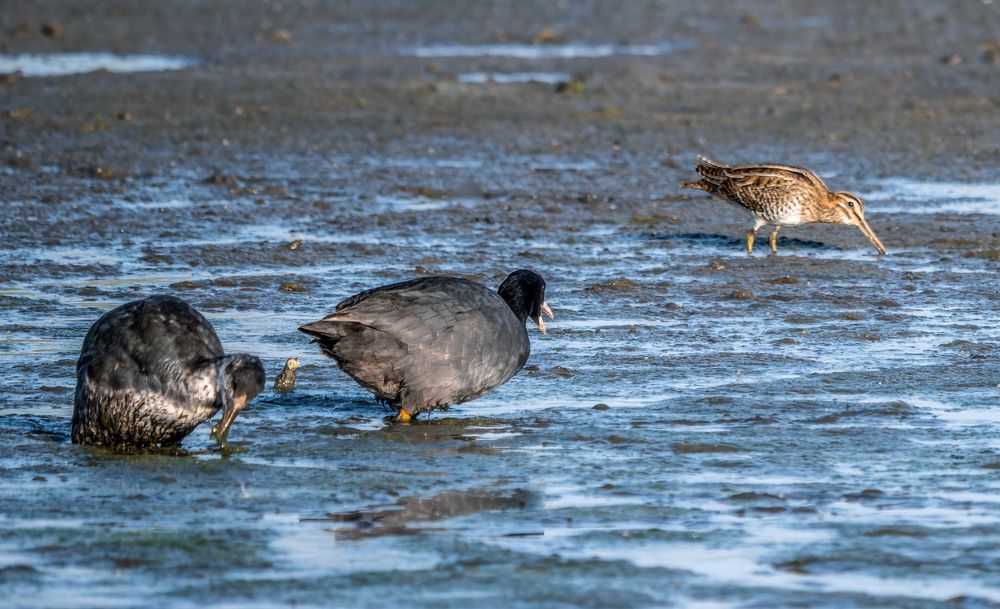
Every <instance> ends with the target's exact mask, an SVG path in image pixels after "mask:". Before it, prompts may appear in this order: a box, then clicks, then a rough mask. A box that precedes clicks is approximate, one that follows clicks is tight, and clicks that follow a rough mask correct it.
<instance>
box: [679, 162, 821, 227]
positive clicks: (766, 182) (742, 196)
mask: <svg viewBox="0 0 1000 609" xmlns="http://www.w3.org/2000/svg"><path fill="white" fill-rule="evenodd" d="M697 171H698V173H699V174H700V175H701V176H702V183H703V184H704V185H705V186H707V188H706V190H709V192H711V193H712V194H715V195H719V196H721V197H724V198H726V199H728V200H729V201H731V202H733V203H736V204H738V205H741V206H742V207H745V208H746V209H748V210H749V211H751V212H753V213H755V214H759V215H773V214H775V213H776V212H777V211H778V210H783V209H785V208H790V207H792V206H796V207H797V206H799V205H801V204H802V203H803V202H804V201H807V200H811V199H818V198H821V197H824V196H826V193H827V187H826V184H824V183H823V180H821V179H820V178H819V177H818V176H816V174H814V173H812V172H811V171H809V170H807V169H803V168H801V167H794V166H792V165H736V166H730V165H724V164H721V163H716V162H714V161H709V160H708V159H705V158H702V162H701V163H700V164H699V165H698V167H697Z"/></svg>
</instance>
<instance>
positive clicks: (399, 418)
mask: <svg viewBox="0 0 1000 609" xmlns="http://www.w3.org/2000/svg"><path fill="white" fill-rule="evenodd" d="M415 418H417V417H416V415H411V414H410V413H408V412H406V409H405V408H403V407H402V406H400V407H399V412H397V413H396V416H395V417H393V418H392V422H393V423H409V422H410V421H412V420H413V419H415Z"/></svg>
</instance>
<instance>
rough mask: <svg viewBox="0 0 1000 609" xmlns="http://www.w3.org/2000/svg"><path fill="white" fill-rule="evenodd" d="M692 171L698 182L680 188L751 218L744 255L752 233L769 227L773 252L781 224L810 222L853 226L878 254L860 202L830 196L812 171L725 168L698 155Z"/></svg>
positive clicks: (849, 197)
mask: <svg viewBox="0 0 1000 609" xmlns="http://www.w3.org/2000/svg"><path fill="white" fill-rule="evenodd" d="M698 159H699V160H700V161H701V162H700V163H699V164H698V167H697V171H698V173H699V174H700V175H701V179H700V180H698V181H697V182H685V183H684V184H683V186H684V187H685V188H694V189H696V190H704V191H707V192H708V193H710V194H711V195H713V196H714V197H716V198H718V199H720V200H722V201H724V202H726V203H729V204H730V205H735V206H736V207H739V208H740V209H742V210H743V211H745V212H747V213H748V214H750V215H751V216H752V217H753V218H754V225H753V229H751V230H750V232H748V233H747V254H751V255H752V254H753V243H754V239H755V237H756V234H757V231H758V230H759V229H760V228H761V227H763V226H764V225H771V226H773V227H774V230H773V231H772V232H771V237H770V243H771V251H772V252H777V251H778V231H779V230H780V229H781V227H782V226H799V225H801V224H812V223H814V222H825V223H828V224H852V225H854V226H857V227H858V228H859V229H860V230H861V232H862V233H863V234H864V235H865V237H868V240H869V241H871V242H872V245H874V246H875V249H877V250H878V252H879V253H880V254H885V253H886V250H885V246H883V245H882V242H881V241H879V239H878V237H876V236H875V231H873V230H872V228H871V227H870V226H869V225H868V221H867V220H865V207H864V204H863V203H862V202H861V199H859V198H858V197H856V196H854V195H852V194H851V193H849V192H832V191H831V190H830V189H829V188H827V186H826V184H825V183H823V180H821V179H820V178H819V176H817V175H816V174H814V173H813V172H811V171H809V170H807V169H803V168H801V167H794V166H791V165H726V164H723V163H716V162H715V161H712V160H710V159H707V158H705V157H703V156H699V157H698Z"/></svg>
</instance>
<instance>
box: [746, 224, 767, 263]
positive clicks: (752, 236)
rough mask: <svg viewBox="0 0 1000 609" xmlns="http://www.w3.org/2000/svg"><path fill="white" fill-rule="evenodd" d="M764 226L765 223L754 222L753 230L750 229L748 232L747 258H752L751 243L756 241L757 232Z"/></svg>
mask: <svg viewBox="0 0 1000 609" xmlns="http://www.w3.org/2000/svg"><path fill="white" fill-rule="evenodd" d="M765 224H767V222H764V221H763V220H757V221H756V222H754V225H753V228H752V229H750V232H748V233H747V256H753V242H754V241H756V239H757V231H758V230H760V227H762V226H764V225H765Z"/></svg>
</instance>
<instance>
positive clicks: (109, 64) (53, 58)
mask: <svg viewBox="0 0 1000 609" xmlns="http://www.w3.org/2000/svg"><path fill="white" fill-rule="evenodd" d="M194 64H195V61H194V60H193V59H190V58H188V57H176V56H169V55H116V54H114V53H48V54H28V53H22V54H18V55H0V74H10V73H13V72H20V73H21V74H23V75H24V76H28V77H32V76H68V75H70V74H86V73H88V72H96V71H98V70H106V71H108V72H121V73H128V72H163V71H166V70H182V69H184V68H187V67H189V66H192V65H194Z"/></svg>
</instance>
